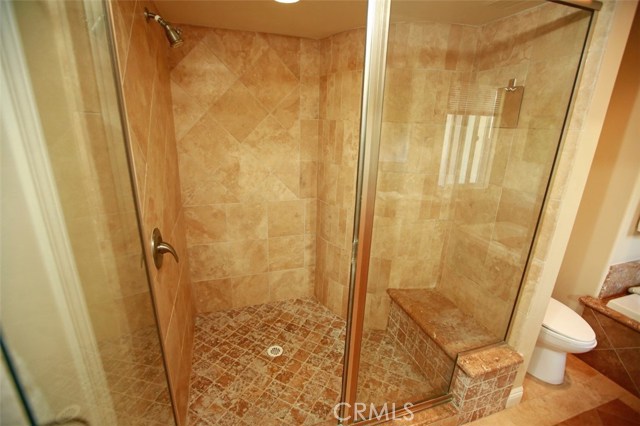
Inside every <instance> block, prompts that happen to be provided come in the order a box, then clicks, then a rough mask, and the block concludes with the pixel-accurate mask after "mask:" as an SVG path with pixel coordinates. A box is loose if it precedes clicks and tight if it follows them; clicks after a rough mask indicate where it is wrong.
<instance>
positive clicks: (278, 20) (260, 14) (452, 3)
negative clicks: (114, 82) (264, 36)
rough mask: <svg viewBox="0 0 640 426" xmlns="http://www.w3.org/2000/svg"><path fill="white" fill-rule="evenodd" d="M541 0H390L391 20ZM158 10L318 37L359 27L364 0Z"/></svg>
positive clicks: (514, 9) (471, 18) (501, 10)
mask: <svg viewBox="0 0 640 426" xmlns="http://www.w3.org/2000/svg"><path fill="white" fill-rule="evenodd" d="M541 3H544V0H394V1H393V2H392V3H391V5H392V6H391V21H392V22H407V21H415V22H418V21H434V22H445V23H458V24H466V25H482V24H484V23H487V22H490V21H493V20H496V19H500V18H503V17H505V16H509V15H513V14H515V13H518V12H521V11H523V10H525V9H528V8H531V7H535V6H538V5H540V4H541ZM155 4H156V5H157V7H158V13H159V14H160V15H162V17H163V18H164V19H165V20H167V21H169V22H171V23H174V24H188V25H197V26H203V27H212V28H224V29H230V30H244V31H257V32H264V33H272V34H282V35H290V36H296V37H305V38H313V39H321V38H325V37H327V36H330V35H332V34H336V33H339V32H342V31H346V30H350V29H354V28H363V27H364V26H365V23H366V13H367V2H366V0H301V1H300V2H299V3H294V4H282V3H276V2H275V1H273V0H226V1H219V0H204V1H203V0H160V1H156V2H155Z"/></svg>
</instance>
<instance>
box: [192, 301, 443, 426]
mask: <svg viewBox="0 0 640 426" xmlns="http://www.w3.org/2000/svg"><path fill="white" fill-rule="evenodd" d="M345 328H346V325H345V322H344V321H343V320H342V319H340V318H339V317H338V316H336V315H334V314H333V313H332V312H331V311H329V310H328V309H326V308H325V307H323V306H322V305H321V304H319V303H318V302H316V301H315V300H312V299H295V300H289V301H285V302H277V303H271V304H265V305H258V306H250V307H246V308H241V309H234V310H229V311H223V312H214V313H208V314H203V315H199V316H198V317H197V319H196V328H195V347H194V357H193V373H192V377H191V397H190V402H189V425H190V426H207V425H211V426H213V425H256V424H260V425H264V426H270V425H314V424H321V423H324V422H329V424H333V423H335V419H334V418H333V407H334V406H335V404H336V403H337V402H339V398H340V387H341V376H342V356H343V350H344V337H345ZM363 340H364V341H363V360H362V369H361V373H360V382H361V383H362V387H361V390H360V391H359V394H358V398H359V400H362V401H363V402H374V403H376V404H380V403H384V402H389V403H391V402H400V401H414V400H416V399H424V398H427V397H429V396H431V394H433V390H432V389H431V387H430V385H429V384H428V383H427V382H426V380H425V379H424V378H423V377H422V376H421V373H420V372H419V370H418V369H417V367H415V366H414V365H413V364H412V362H411V361H410V359H409V357H408V355H407V354H406V353H404V352H403V351H402V350H400V349H399V348H395V347H393V346H392V344H391V342H392V340H391V339H387V338H386V336H385V333H384V332H381V331H372V332H368V333H365V336H364V338H363ZM271 345H280V346H282V347H283V348H284V353H283V354H282V355H281V356H279V357H276V358H271V357H269V356H268V355H267V353H266V350H267V348H268V347H269V346H271Z"/></svg>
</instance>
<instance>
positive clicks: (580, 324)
mask: <svg viewBox="0 0 640 426" xmlns="http://www.w3.org/2000/svg"><path fill="white" fill-rule="evenodd" d="M542 327H544V328H545V329H546V330H547V331H548V332H550V333H552V334H553V335H555V336H556V337H558V338H563V339H565V340H567V341H569V342H573V343H575V344H577V345H580V346H588V345H589V344H592V343H593V342H594V341H595V340H596V334H595V332H594V331H593V329H592V328H591V326H589V323H587V322H586V321H585V320H584V319H583V318H582V317H581V316H580V315H578V314H577V313H576V312H575V311H573V310H572V309H571V308H569V307H567V306H565V305H563V304H562V303H560V302H558V301H557V300H555V299H553V298H552V299H550V300H549V305H548V306H547V311H546V313H545V315H544V320H543V321H542Z"/></svg>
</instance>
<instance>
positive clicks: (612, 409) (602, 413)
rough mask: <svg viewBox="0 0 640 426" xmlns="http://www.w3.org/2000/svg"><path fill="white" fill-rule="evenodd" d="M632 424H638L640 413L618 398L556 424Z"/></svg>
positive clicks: (586, 425) (581, 425)
mask: <svg viewBox="0 0 640 426" xmlns="http://www.w3.org/2000/svg"><path fill="white" fill-rule="evenodd" d="M613 425H615V426H634V425H636V426H637V425H640V413H639V412H637V411H635V410H634V409H633V408H631V407H629V406H628V405H627V404H625V403H624V402H622V401H620V400H619V399H614V400H613V401H609V402H607V403H605V404H602V405H600V406H599V407H596V408H593V409H591V410H589V411H585V412H584V413H580V414H578V415H577V416H574V417H572V418H570V419H568V420H565V421H563V422H561V423H558V424H557V425H556V426H613Z"/></svg>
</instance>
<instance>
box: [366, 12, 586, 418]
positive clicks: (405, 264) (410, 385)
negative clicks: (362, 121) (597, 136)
mask: <svg viewBox="0 0 640 426" xmlns="http://www.w3.org/2000/svg"><path fill="white" fill-rule="evenodd" d="M589 23H590V13H588V12H585V11H582V10H578V9H574V8H571V7H567V6H561V5H558V4H553V3H544V4H540V3H533V2H521V3H518V4H515V3H509V2H504V3H501V2H491V4H486V3H481V2H407V1H393V2H392V6H391V26H390V33H389V43H388V55H387V70H386V82H385V99H384V108H383V123H382V138H381V147H380V159H379V164H378V182H377V196H376V205H375V218H374V225H373V243H372V253H371V263H370V269H369V278H368V286H367V303H366V311H365V323H364V332H363V344H362V355H361V370H360V373H359V385H358V393H357V395H358V396H357V400H358V401H359V402H364V403H366V404H371V403H372V404H375V405H378V406H379V405H381V404H384V403H388V404H391V403H394V402H395V403H396V405H400V406H401V405H402V404H403V403H404V402H412V403H416V402H418V401H422V400H426V399H430V398H433V397H436V396H439V395H443V394H445V393H446V392H447V391H448V387H449V382H450V379H451V375H452V373H453V368H454V365H455V359H456V357H457V355H458V354H459V353H460V352H462V351H467V350H470V349H473V348H478V347H482V346H485V345H488V344H491V343H496V342H500V341H502V340H503V339H504V338H505V334H506V331H507V327H508V325H509V321H510V318H511V314H512V310H513V307H514V304H515V300H516V297H517V294H518V290H519V287H520V283H521V279H522V276H523V271H524V268H525V265H526V262H527V259H528V256H529V252H530V249H531V247H532V243H533V238H534V235H535V232H536V227H537V221H538V217H539V214H540V211H541V207H542V204H543V201H544V197H545V192H546V188H547V185H548V182H549V180H550V176H551V171H552V168H553V164H554V161H555V157H556V151H557V149H558V146H559V141H560V137H561V133H562V129H563V123H564V119H565V115H566V112H567V108H568V105H569V101H570V96H571V93H572V88H573V85H574V80H575V78H576V73H577V70H578V67H579V64H580V59H581V54H582V49H583V45H584V41H585V37H586V34H587V30H588V26H589Z"/></svg>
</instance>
